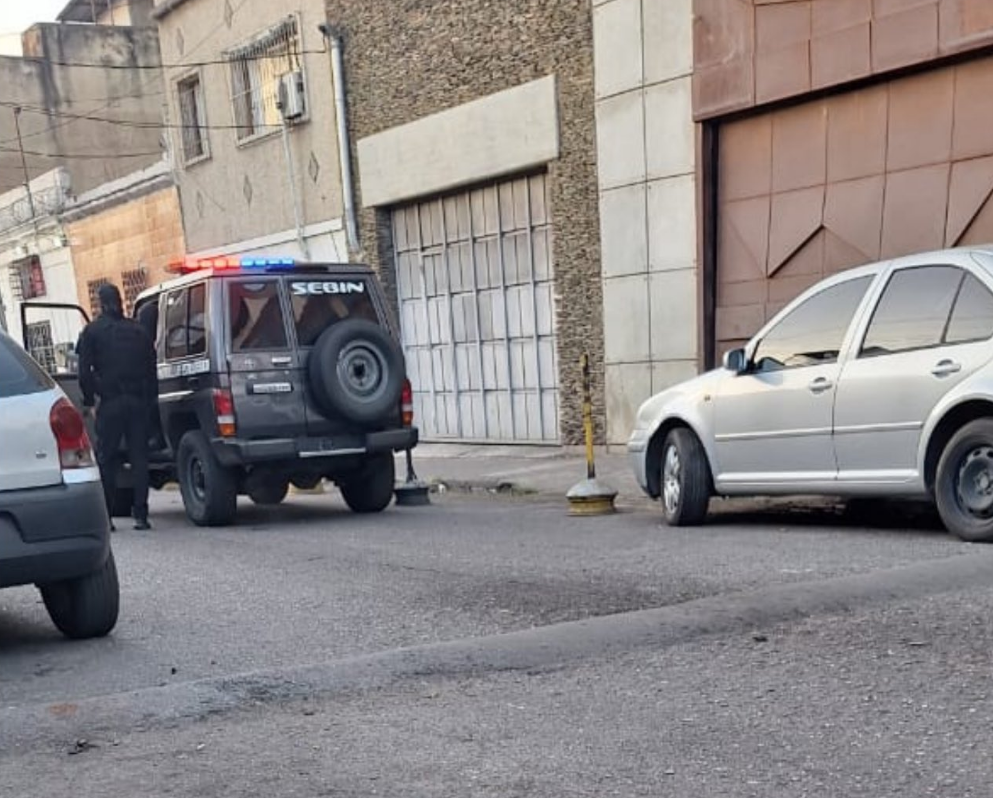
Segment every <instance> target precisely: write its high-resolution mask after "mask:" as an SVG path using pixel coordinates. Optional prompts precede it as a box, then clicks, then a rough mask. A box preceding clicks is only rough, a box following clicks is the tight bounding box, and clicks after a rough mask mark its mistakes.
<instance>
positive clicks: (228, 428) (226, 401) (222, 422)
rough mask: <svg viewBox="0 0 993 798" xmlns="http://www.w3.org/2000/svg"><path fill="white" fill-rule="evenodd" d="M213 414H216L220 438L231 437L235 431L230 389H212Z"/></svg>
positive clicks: (232, 400)
mask: <svg viewBox="0 0 993 798" xmlns="http://www.w3.org/2000/svg"><path fill="white" fill-rule="evenodd" d="M214 414H215V415H216V416H217V431H218V432H219V433H220V435H221V437H222V438H231V437H233V436H234V434H235V433H236V432H237V429H236V427H235V423H234V399H233V398H232V396H231V391H228V390H225V389H223V388H215V389H214Z"/></svg>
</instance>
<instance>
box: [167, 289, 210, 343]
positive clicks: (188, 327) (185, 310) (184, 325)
mask: <svg viewBox="0 0 993 798" xmlns="http://www.w3.org/2000/svg"><path fill="white" fill-rule="evenodd" d="M206 305H207V289H206V286H205V285H204V284H203V283H197V284H196V285H192V286H190V287H189V288H180V289H178V290H176V291H172V292H170V293H169V294H168V295H167V296H166V317H165V356H166V360H173V359H175V358H181V357H189V356H191V355H202V354H204V353H205V352H206V351H207V323H206Z"/></svg>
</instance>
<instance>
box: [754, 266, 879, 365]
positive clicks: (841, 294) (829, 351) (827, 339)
mask: <svg viewBox="0 0 993 798" xmlns="http://www.w3.org/2000/svg"><path fill="white" fill-rule="evenodd" d="M872 279H873V278H872V277H858V278H856V279H854V280H848V281H846V282H843V283H838V284H837V285H832V286H831V287H830V288H825V289H824V290H823V291H820V292H819V293H816V294H814V295H813V296H812V297H810V298H809V299H807V300H806V301H805V302H803V303H802V304H801V305H799V306H797V307H796V308H794V309H793V310H792V311H791V312H790V313H789V314H788V315H787V316H786V317H785V318H783V319H782V320H781V321H780V322H779V323H778V324H776V326H775V327H773V328H772V329H771V330H769V332H768V333H766V335H765V337H764V338H763V339H762V340H761V341H760V342H759V345H758V347H756V349H755V354H754V356H753V357H752V360H753V362H754V363H755V369H756V370H757V371H778V370H779V369H788V368H802V367H803V366H818V365H823V364H825V363H834V362H836V361H837V360H838V356H839V354H840V353H841V344H842V342H843V341H844V340H845V333H846V332H847V331H848V326H849V325H850V324H851V322H852V317H853V316H854V315H855V311H856V310H857V309H858V306H859V303H860V302H861V301H862V297H864V296H865V292H866V290H867V289H868V288H869V284H870V283H871V282H872Z"/></svg>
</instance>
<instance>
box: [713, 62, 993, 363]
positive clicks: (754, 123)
mask: <svg viewBox="0 0 993 798" xmlns="http://www.w3.org/2000/svg"><path fill="white" fill-rule="evenodd" d="M991 88H993V59H990V58H983V59H979V60H976V61H972V62H969V63H964V64H959V65H956V66H950V67H944V68H941V69H934V70H931V71H929V72H926V73H922V74H919V75H914V76H911V77H902V78H898V79H895V80H891V81H888V82H885V83H880V84H878V85H875V86H871V87H868V88H860V89H857V90H854V91H849V92H845V93H843V94H836V95H832V96H831V97H827V98H824V99H818V100H815V101H812V102H807V103H803V104H800V105H797V106H793V107H790V108H785V109H779V110H775V111H771V112H768V113H763V114H760V115H757V116H755V117H752V118H750V119H745V120H740V121H735V122H731V123H728V124H726V125H723V126H722V127H721V129H720V157H719V161H718V162H719V167H718V168H719V173H720V175H719V189H718V191H719V199H718V203H719V206H718V222H719V229H718V252H717V280H716V283H717V285H716V291H717V297H716V299H717V303H716V306H717V310H716V319H715V322H716V330H715V333H716V334H715V340H716V343H717V350H718V351H717V352H716V355H717V356H718V357H720V355H721V353H722V352H723V351H725V350H727V349H729V348H731V347H733V346H735V345H737V344H739V343H740V342H741V341H743V340H744V339H746V338H748V337H749V336H751V335H752V334H753V333H755V332H756V330H757V329H758V328H759V327H760V326H761V324H762V323H763V322H764V321H765V320H766V319H767V318H768V317H769V316H770V315H771V314H773V313H775V312H776V311H777V310H778V309H779V308H781V307H782V306H783V305H784V304H785V303H786V302H788V301H789V300H790V299H792V298H793V297H795V296H796V295H797V294H798V293H800V292H801V291H803V290H804V289H805V288H807V287H808V286H810V285H812V284H813V283H815V282H816V281H817V280H819V279H821V278H822V277H824V276H826V275H828V274H832V273H834V272H837V271H840V270H842V269H846V268H848V267H850V266H855V265H858V264H862V263H868V262H871V261H875V260H879V259H885V258H891V257H894V256H898V255H904V254H908V253H912V252H922V251H928V250H931V249H940V248H942V247H951V246H957V245H961V244H972V243H980V242H988V241H990V240H991V239H993V132H991V126H990V118H991V114H990V110H989V95H990V90H991Z"/></svg>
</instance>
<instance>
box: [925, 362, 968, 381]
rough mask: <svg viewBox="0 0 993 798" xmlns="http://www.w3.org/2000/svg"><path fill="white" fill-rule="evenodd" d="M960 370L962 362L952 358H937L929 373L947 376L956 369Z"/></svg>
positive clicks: (936, 375)
mask: <svg viewBox="0 0 993 798" xmlns="http://www.w3.org/2000/svg"><path fill="white" fill-rule="evenodd" d="M961 370H962V364H961V363H956V362H955V361H954V360H939V361H938V362H937V363H936V364H935V366H934V368H933V369H931V373H932V374H933V375H934V376H935V377H947V376H948V375H949V374H954V373H955V372H957V371H961Z"/></svg>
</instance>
